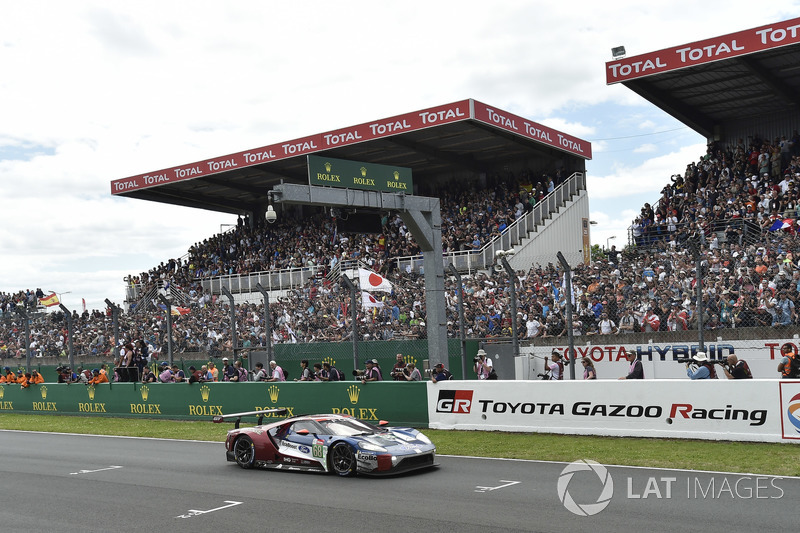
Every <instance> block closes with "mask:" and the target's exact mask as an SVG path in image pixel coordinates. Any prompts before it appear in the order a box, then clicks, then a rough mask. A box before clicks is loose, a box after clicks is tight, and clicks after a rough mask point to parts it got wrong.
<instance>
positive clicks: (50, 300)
mask: <svg viewBox="0 0 800 533" xmlns="http://www.w3.org/2000/svg"><path fill="white" fill-rule="evenodd" d="M59 303H61V302H59V301H58V296H56V293H54V292H51V293H50V294H49V295H47V296H45V297H44V298H39V305H43V306H45V307H53V306H54V305H58V304H59Z"/></svg>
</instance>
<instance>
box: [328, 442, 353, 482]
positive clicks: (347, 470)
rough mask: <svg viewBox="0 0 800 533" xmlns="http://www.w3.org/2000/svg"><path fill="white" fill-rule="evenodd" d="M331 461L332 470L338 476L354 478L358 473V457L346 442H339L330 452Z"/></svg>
mask: <svg viewBox="0 0 800 533" xmlns="http://www.w3.org/2000/svg"><path fill="white" fill-rule="evenodd" d="M328 457H330V461H331V470H333V471H334V472H335V473H336V475H338V476H352V475H353V474H355V473H356V456H355V455H354V454H353V450H352V449H350V446H348V445H347V444H346V443H344V442H337V443H336V444H334V445H333V446H331V449H330V451H329V452H328Z"/></svg>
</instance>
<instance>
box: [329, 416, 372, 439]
mask: <svg viewBox="0 0 800 533" xmlns="http://www.w3.org/2000/svg"><path fill="white" fill-rule="evenodd" d="M317 423H318V424H319V425H321V426H322V427H323V428H325V431H324V433H325V434H328V435H340V436H343V437H350V436H353V435H364V434H370V435H371V434H374V433H379V432H380V430H379V429H378V428H376V427H375V426H373V425H372V424H367V423H366V422H362V421H360V420H356V419H354V418H339V419H336V420H318V421H317Z"/></svg>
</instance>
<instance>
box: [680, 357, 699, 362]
mask: <svg viewBox="0 0 800 533" xmlns="http://www.w3.org/2000/svg"><path fill="white" fill-rule="evenodd" d="M676 361H677V362H678V363H696V362H697V361H695V360H694V359H692V358H691V357H681V358H680V359H676Z"/></svg>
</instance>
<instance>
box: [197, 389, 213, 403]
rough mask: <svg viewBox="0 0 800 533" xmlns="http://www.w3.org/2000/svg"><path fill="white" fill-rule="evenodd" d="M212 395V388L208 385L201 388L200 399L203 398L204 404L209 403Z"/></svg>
mask: <svg viewBox="0 0 800 533" xmlns="http://www.w3.org/2000/svg"><path fill="white" fill-rule="evenodd" d="M210 395H211V388H210V387H209V386H208V385H203V386H202V387H200V397H201V398H203V402H207V401H208V397H209V396H210Z"/></svg>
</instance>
